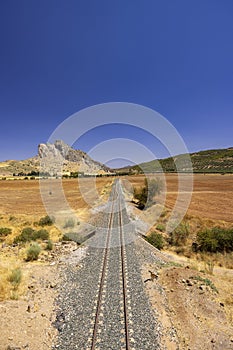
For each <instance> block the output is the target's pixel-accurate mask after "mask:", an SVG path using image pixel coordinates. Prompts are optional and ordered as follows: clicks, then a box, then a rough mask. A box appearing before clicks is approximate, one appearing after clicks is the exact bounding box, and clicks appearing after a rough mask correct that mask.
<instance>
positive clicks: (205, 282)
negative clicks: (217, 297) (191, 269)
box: [192, 276, 218, 293]
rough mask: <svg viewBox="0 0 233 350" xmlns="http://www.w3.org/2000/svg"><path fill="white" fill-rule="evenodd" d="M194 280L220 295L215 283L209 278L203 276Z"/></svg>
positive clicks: (195, 277)
mask: <svg viewBox="0 0 233 350" xmlns="http://www.w3.org/2000/svg"><path fill="white" fill-rule="evenodd" d="M192 278H193V279H194V280H196V281H199V282H202V283H204V284H205V285H206V286H208V287H210V288H211V289H212V290H213V291H215V292H216V293H218V290H217V288H216V287H215V285H214V284H213V282H212V281H211V280H210V279H209V278H203V277H201V276H193V277H192Z"/></svg>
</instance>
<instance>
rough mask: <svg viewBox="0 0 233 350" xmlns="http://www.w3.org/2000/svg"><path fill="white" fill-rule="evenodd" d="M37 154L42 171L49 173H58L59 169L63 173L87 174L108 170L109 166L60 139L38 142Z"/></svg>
mask: <svg viewBox="0 0 233 350" xmlns="http://www.w3.org/2000/svg"><path fill="white" fill-rule="evenodd" d="M38 154H39V158H40V160H41V165H42V167H43V169H44V171H45V172H49V173H50V174H51V173H53V174H55V173H56V174H59V173H60V172H61V171H62V172H63V173H64V172H77V171H79V172H83V173H87V174H98V173H101V172H102V173H105V172H109V168H107V167H106V166H104V165H103V164H101V163H99V162H96V161H94V160H93V159H92V158H91V157H89V156H88V155H87V154H86V153H85V152H83V151H80V150H75V149H73V148H71V147H70V146H69V145H67V144H66V143H65V142H63V141H61V140H57V141H55V142H54V144H51V143H46V144H40V145H39V146H38ZM61 168H62V169H61Z"/></svg>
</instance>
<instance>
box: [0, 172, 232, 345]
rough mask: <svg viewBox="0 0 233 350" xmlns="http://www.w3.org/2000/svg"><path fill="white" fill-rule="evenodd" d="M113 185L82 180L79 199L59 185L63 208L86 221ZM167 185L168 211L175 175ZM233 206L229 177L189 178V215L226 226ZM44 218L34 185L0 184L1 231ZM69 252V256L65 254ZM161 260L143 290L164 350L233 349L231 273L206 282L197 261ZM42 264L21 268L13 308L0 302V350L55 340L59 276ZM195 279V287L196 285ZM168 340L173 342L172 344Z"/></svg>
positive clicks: (72, 188)
mask: <svg viewBox="0 0 233 350" xmlns="http://www.w3.org/2000/svg"><path fill="white" fill-rule="evenodd" d="M184 176H185V175H184ZM112 180H113V179H112V178H98V179H97V182H96V184H93V179H92V178H90V179H82V193H83V194H84V195H82V194H81V192H80V189H79V186H78V180H76V179H72V180H64V181H63V188H64V193H65V195H66V198H67V201H68V203H69V204H70V206H71V207H72V208H73V209H74V210H75V211H76V212H77V213H79V214H80V216H81V217H82V219H83V220H86V219H87V218H88V215H90V214H89V212H88V209H89V208H90V207H91V206H92V205H95V206H96V205H98V204H101V203H102V202H103V200H104V199H106V198H107V197H108V193H109V189H110V187H111V183H112ZM125 181H127V182H128V187H130V186H131V188H132V185H137V186H141V185H143V181H144V179H143V177H141V176H132V177H127V178H126V180H125ZM166 181H167V195H166V205H167V206H168V207H169V208H171V206H172V205H174V202H175V200H176V197H177V193H176V192H177V175H175V174H168V175H166ZM93 185H94V186H96V188H97V189H96V193H94V195H93V193H92V191H91V189H92V188H93ZM48 190H49V185H48ZM232 206H233V175H225V176H221V175H194V192H193V196H192V201H191V204H190V207H189V210H188V214H190V215H194V216H198V217H202V218H207V219H211V220H221V221H225V222H227V223H229V224H231V223H233V214H232ZM44 215H46V212H45V209H44V207H43V203H42V200H41V197H40V189H39V182H38V181H35V180H28V181H27V180H25V181H23V180H20V181H0V225H1V227H3V226H4V227H6V226H7V227H8V226H10V227H11V226H12V225H15V226H17V225H19V226H20V227H24V226H25V225H30V224H31V223H32V221H33V220H38V218H40V217H42V216H44ZM14 230H16V227H15V228H13V234H16V233H17V232H16V231H14ZM58 244H59V243H58ZM69 249H71V250H72V249H73V248H72V246H71V247H70V248H69ZM75 249H76V248H75ZM63 253H64V252H58V255H57V258H58V259H60V257H61V255H62V254H63ZM68 253H69V251H68ZM69 254H70V253H69ZM165 254H169V258H170V259H171V260H173V261H174V263H171V264H170V265H167V266H166V267H164V268H162V269H161V270H160V271H158V272H159V277H158V280H156V281H153V282H147V283H146V284H145V288H146V291H147V293H148V296H149V298H150V301H151V304H152V305H153V306H154V308H155V309H156V310H157V315H158V314H159V317H160V321H161V323H162V325H163V329H164V330H165V333H164V334H165V337H164V344H166V345H167V349H169V350H170V349H171V350H173V349H174V350H175V349H180V350H183V349H185V350H188V349H190V350H198V349H207V350H209V349H211V350H212V349H213V350H216V349H218V350H228V349H229V350H230V349H233V338H232V334H233V324H232V321H233V294H232V293H233V291H232V278H233V276H232V270H227V269H223V268H218V267H216V268H214V274H213V276H212V275H210V276H209V275H206V274H204V273H203V272H200V270H202V267H201V266H197V262H196V261H192V260H191V259H187V258H184V257H178V256H177V255H175V254H174V255H173V256H172V254H171V252H169V253H165ZM12 256H13V257H15V258H14V259H13V260H14V261H15V263H16V262H17V261H16V260H17V259H18V257H17V251H16V249H15V248H9V249H8V248H7V247H5V248H4V249H1V250H0V268H1V267H5V266H6V265H7V264H8V265H9V264H10V263H11V258H12ZM7 259H9V261H8V260H7ZM46 259H47V258H46V257H45V260H43V259H42V261H39V262H33V263H25V262H22V261H21V263H20V264H21V267H22V270H23V276H24V277H23V283H22V285H23V288H22V290H21V291H20V295H19V298H18V300H10V299H8V300H4V301H1V302H0V320H1V322H0V339H1V341H0V350H6V349H7V347H8V349H17V346H18V348H19V349H32V350H34V349H41V350H45V349H49V348H50V347H51V344H52V342H53V339H54V337H55V336H56V331H55V329H54V327H53V326H52V322H53V321H54V318H55V315H54V298H55V297H56V295H57V294H56V293H57V290H56V285H57V282H58V275H57V267H56V264H57V263H55V264H54V261H55V260H56V256H55V257H52V259H51V260H46ZM177 263H178V264H179V265H177ZM187 266H188V268H187ZM149 269H150V270H152V269H153V266H144V268H143V278H144V279H147V278H148V277H149V275H148V270H149ZM197 276H199V277H200V278H201V280H196V279H195V278H196V277H197ZM206 279H208V280H211V281H212V282H213V285H214V286H216V289H217V290H218V293H217V292H216V291H215V290H213V289H212V288H211V287H210V286H208V285H206V283H205V282H203V280H206ZM189 284H190V285H189ZM166 329H167V330H168V329H169V332H170V331H171V330H172V331H173V332H174V337H173V340H172V341H170V339H169V337H168V336H167V335H166ZM175 338H177V342H174V339H175ZM177 344H179V346H177Z"/></svg>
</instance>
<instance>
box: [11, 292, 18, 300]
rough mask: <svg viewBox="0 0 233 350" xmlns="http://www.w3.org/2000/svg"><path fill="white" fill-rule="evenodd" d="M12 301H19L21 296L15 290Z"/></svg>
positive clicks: (12, 293)
mask: <svg viewBox="0 0 233 350" xmlns="http://www.w3.org/2000/svg"><path fill="white" fill-rule="evenodd" d="M10 299H11V300H19V294H18V293H17V292H16V291H15V290H12V291H11V294H10Z"/></svg>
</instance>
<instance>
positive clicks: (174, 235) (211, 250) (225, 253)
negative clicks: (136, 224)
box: [146, 211, 233, 274]
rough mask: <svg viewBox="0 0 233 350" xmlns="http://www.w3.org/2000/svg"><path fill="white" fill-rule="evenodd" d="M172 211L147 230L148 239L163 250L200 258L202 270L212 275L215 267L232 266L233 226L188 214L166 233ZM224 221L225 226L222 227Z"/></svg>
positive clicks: (232, 267)
mask: <svg viewBox="0 0 233 350" xmlns="http://www.w3.org/2000/svg"><path fill="white" fill-rule="evenodd" d="M168 218H169V213H168V211H167V213H166V214H165V215H161V217H160V219H159V222H158V223H157V224H156V226H154V228H153V229H152V230H151V231H150V232H149V233H148V235H147V237H146V240H147V241H148V242H149V243H150V244H152V245H153V246H155V247H156V248H157V249H164V250H168V251H171V252H174V253H176V254H178V255H183V256H185V257H187V258H191V259H194V260H195V261H197V265H199V263H200V265H202V270H203V271H204V272H206V273H208V274H213V271H214V267H215V266H220V267H221V266H223V267H226V268H230V269H233V227H230V224H228V225H227V227H224V226H225V225H226V224H225V223H217V222H214V221H212V220H208V219H206V220H204V219H200V218H197V217H192V216H189V215H186V216H185V218H184V219H183V221H182V222H181V223H180V224H179V225H178V226H177V227H176V228H175V229H174V230H173V231H172V232H170V233H167V232H166V222H167V220H168ZM221 224H222V225H223V226H221Z"/></svg>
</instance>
